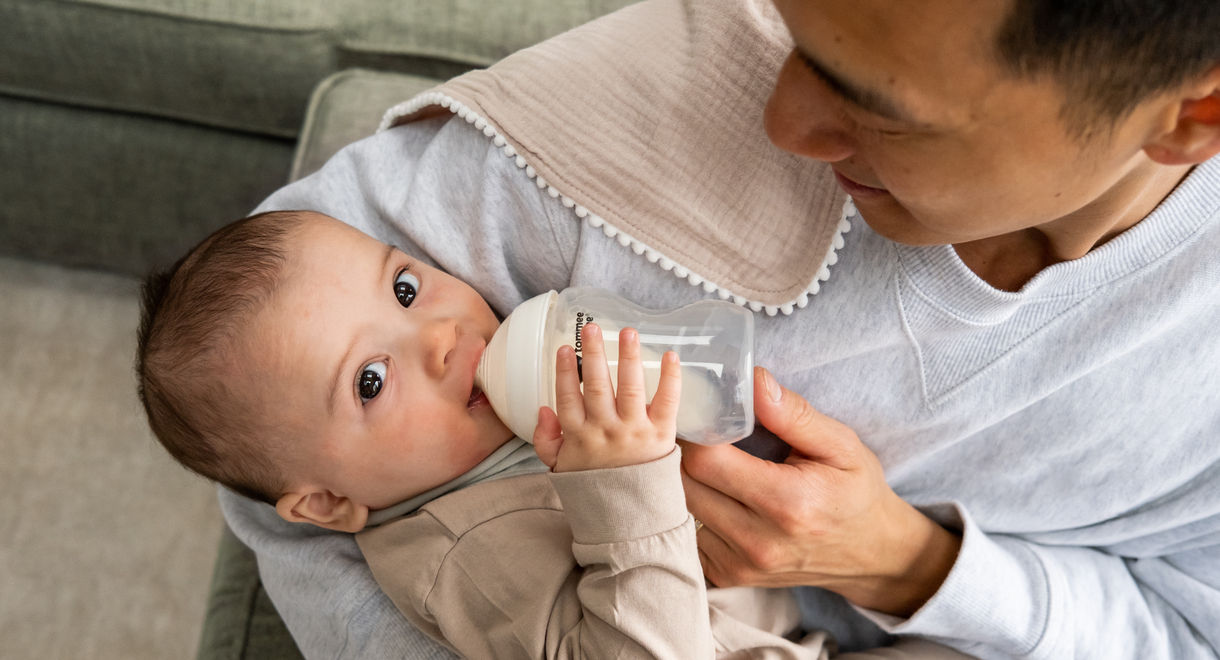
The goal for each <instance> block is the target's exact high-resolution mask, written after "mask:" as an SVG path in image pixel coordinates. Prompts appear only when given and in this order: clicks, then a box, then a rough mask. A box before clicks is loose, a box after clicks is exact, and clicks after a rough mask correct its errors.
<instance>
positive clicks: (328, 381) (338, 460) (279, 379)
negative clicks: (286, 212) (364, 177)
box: [239, 215, 512, 509]
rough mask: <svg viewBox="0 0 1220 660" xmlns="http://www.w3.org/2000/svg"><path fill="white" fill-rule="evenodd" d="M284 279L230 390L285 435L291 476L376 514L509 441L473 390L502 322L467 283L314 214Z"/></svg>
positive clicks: (297, 237)
mask: <svg viewBox="0 0 1220 660" xmlns="http://www.w3.org/2000/svg"><path fill="white" fill-rule="evenodd" d="M281 281H282V284H281V286H280V288H279V289H277V291H276V292H275V294H274V295H273V296H272V299H271V302H270V304H269V305H268V306H267V308H266V309H265V310H263V311H262V312H260V314H259V315H258V317H257V318H256V320H255V323H254V326H255V327H254V332H253V335H254V341H253V342H252V343H251V345H252V347H254V350H251V351H250V353H251V355H250V356H249V358H248V360H247V364H248V365H249V366H250V369H249V374H250V376H249V377H247V378H242V379H240V381H239V382H251V383H253V385H254V386H255V387H257V388H258V390H257V391H256V392H255V393H254V396H258V397H261V398H262V399H263V400H265V401H267V404H268V410H269V414H270V415H271V416H272V418H273V419H274V421H275V422H278V423H280V424H282V425H283V427H284V430H286V431H287V433H285V434H282V436H283V437H286V438H289V447H287V449H286V451H287V453H288V454H289V456H288V457H287V461H288V471H289V474H290V475H293V477H292V478H293V479H301V478H303V479H306V480H309V481H310V482H311V484H313V485H316V486H320V487H322V488H326V489H328V490H330V491H331V492H333V493H335V494H336V495H341V496H345V497H348V498H350V499H352V500H353V501H355V502H356V503H358V504H363V505H365V506H368V507H370V508H373V509H378V508H383V507H386V506H389V505H391V504H394V503H396V502H399V501H401V500H404V499H406V498H408V497H410V496H412V495H415V494H418V493H421V492H423V491H425V490H428V489H429V488H432V487H434V486H437V485H440V484H442V483H444V482H446V481H449V480H450V479H452V478H454V477H456V476H457V475H459V474H461V473H462V472H465V471H466V470H468V469H470V468H471V467H473V466H475V465H477V464H478V463H479V461H481V460H482V459H483V458H485V457H486V456H487V455H488V454H490V453H491V452H492V451H494V450H495V449H496V448H497V447H499V446H500V445H502V444H503V443H504V442H505V441H506V440H508V439H509V438H511V437H512V432H511V431H509V430H508V429H507V428H506V427H505V426H504V425H503V424H502V423H501V422H500V420H499V418H497V417H496V415H495V414H494V413H493V412H492V410H491V407H490V406H489V405H488V404H487V400H486V399H485V398H484V397H482V396H481V395H480V394H479V392H478V390H477V389H476V388H475V386H474V371H475V367H476V365H477V364H478V360H479V357H480V356H481V355H482V353H483V349H484V348H485V347H486V345H487V341H488V340H489V339H490V338H491V336H492V334H493V333H494V332H495V330H496V328H497V327H498V326H499V322H498V321H497V319H496V317H495V314H494V313H493V312H492V311H491V309H490V308H489V307H488V306H487V303H486V302H484V301H483V299H482V297H480V296H479V294H478V293H477V292H475V290H474V289H472V288H471V287H470V286H468V285H467V284H465V283H464V282H461V281H460V280H457V279H456V278H454V277H451V276H450V275H448V274H446V273H444V272H442V271H440V270H437V269H435V268H431V267H429V266H427V265H425V264H423V263H421V262H419V261H417V260H415V259H413V258H411V257H409V256H407V255H406V254H404V253H403V252H401V251H399V250H396V249H393V248H391V247H389V246H387V245H385V244H383V243H380V242H378V241H376V240H374V239H372V238H370V237H368V236H367V235H365V234H363V233H361V232H360V231H358V230H356V229H353V228H351V227H349V226H347V225H345V224H343V223H341V222H339V221H337V220H334V219H332V218H328V217H326V216H321V215H318V216H315V217H314V218H312V219H311V220H309V221H307V222H306V223H305V224H304V226H303V227H302V228H300V230H299V231H297V232H296V233H294V234H293V235H292V237H291V238H290V239H289V249H288V262H287V263H286V264H285V267H284V271H283V278H282V280H281ZM299 485H301V484H292V486H299Z"/></svg>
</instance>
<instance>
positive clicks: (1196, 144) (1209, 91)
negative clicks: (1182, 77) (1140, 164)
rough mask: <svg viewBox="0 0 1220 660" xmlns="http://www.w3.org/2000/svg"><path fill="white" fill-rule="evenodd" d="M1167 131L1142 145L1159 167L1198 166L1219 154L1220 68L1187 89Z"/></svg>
mask: <svg viewBox="0 0 1220 660" xmlns="http://www.w3.org/2000/svg"><path fill="white" fill-rule="evenodd" d="M1175 106H1176V109H1177V113H1176V114H1177V116H1176V118H1175V119H1173V120H1172V121H1170V122H1169V123H1168V126H1169V128H1168V130H1167V131H1164V132H1163V133H1161V134H1160V135H1158V136H1155V137H1154V138H1153V139H1152V141H1151V142H1149V143H1148V144H1146V145H1144V153H1146V154H1148V157H1149V158H1151V159H1152V160H1154V161H1156V162H1158V163H1160V164H1162V165H1197V164H1199V163H1202V162H1203V161H1205V160H1208V159H1209V158H1211V157H1212V156H1215V155H1216V154H1218V153H1220V66H1218V67H1216V68H1214V69H1212V71H1211V72H1209V73H1208V74H1207V75H1205V76H1204V77H1203V78H1201V79H1200V80H1199V81H1198V82H1197V83H1196V84H1194V85H1191V86H1190V87H1189V88H1188V89H1187V93H1185V94H1184V95H1182V96H1181V97H1180V99H1179V100H1178V101H1177V103H1176V104H1175Z"/></svg>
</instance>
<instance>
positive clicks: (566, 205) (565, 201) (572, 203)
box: [559, 195, 576, 209]
mask: <svg viewBox="0 0 1220 660" xmlns="http://www.w3.org/2000/svg"><path fill="white" fill-rule="evenodd" d="M559 201H560V202H563V207H564V208H568V209H570V208H572V207H573V206H576V202H575V201H574V200H573V199H572V198H571V197H568V196H567V195H564V196H563V198H562V199H560V200H559Z"/></svg>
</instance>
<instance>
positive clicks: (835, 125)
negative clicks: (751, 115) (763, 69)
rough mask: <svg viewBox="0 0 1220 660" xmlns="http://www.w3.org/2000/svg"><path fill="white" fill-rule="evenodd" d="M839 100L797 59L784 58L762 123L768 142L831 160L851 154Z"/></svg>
mask: <svg viewBox="0 0 1220 660" xmlns="http://www.w3.org/2000/svg"><path fill="white" fill-rule="evenodd" d="M839 103H841V101H840V100H839V99H838V98H836V97H835V95H834V92H833V91H831V90H830V88H829V87H827V86H826V83H824V82H822V81H821V80H819V79H818V78H817V77H816V76H814V75H813V74H812V73H811V72H810V71H808V70H807V69H806V68H805V65H804V64H803V63H802V62H801V61H800V59H799V57H798V56H797V55H796V53H795V52H793V53H792V54H790V55H789V56H788V59H786V60H784V65H783V67H782V68H781V69H780V72H779V76H778V77H777V78H776V80H775V89H774V90H773V91H772V92H771V98H770V99H769V100H768V101H767V108H766V111H765V112H764V115H763V116H764V122H763V123H764V126H765V127H766V131H767V137H769V138H770V139H771V142H772V144H774V145H775V146H777V147H779V148H780V149H783V150H784V151H790V152H792V153H794V154H797V155H798V156H805V157H807V158H814V159H817V160H821V161H825V162H827V163H834V162H837V161H840V160H844V159H846V158H848V157H850V156H851V155H852V154H853V153H855V149H856V148H855V143H854V142H853V139H852V136H851V130H850V129H851V121H850V120H849V119H848V118H847V117H845V116H844V115H843V111H842V109H841V108H840V107H839Z"/></svg>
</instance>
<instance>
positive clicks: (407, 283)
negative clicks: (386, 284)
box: [394, 270, 419, 307]
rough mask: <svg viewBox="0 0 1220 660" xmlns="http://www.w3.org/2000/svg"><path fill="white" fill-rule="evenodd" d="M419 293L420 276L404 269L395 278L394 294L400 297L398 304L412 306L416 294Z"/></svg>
mask: <svg viewBox="0 0 1220 660" xmlns="http://www.w3.org/2000/svg"><path fill="white" fill-rule="evenodd" d="M417 293H419V278H417V277H415V276H414V275H412V274H411V271H409V270H404V271H402V272H400V273H399V274H398V275H397V276H396V277H395V278H394V295H395V296H397V297H398V304H400V305H402V306H403V307H410V306H411V303H412V302H414V301H415V295H416V294H417Z"/></svg>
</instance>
